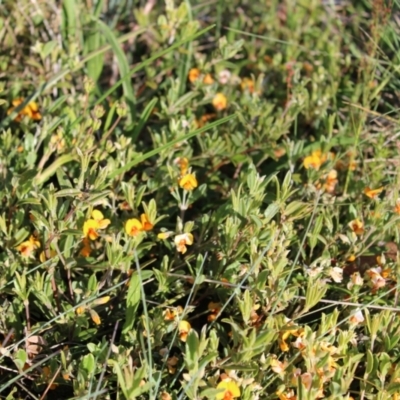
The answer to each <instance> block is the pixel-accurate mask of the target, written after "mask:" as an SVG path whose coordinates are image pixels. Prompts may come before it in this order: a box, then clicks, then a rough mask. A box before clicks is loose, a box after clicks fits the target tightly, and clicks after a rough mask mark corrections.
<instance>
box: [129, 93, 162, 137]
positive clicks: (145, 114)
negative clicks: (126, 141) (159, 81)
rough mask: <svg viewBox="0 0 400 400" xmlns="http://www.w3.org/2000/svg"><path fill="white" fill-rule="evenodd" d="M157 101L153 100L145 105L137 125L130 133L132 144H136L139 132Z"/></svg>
mask: <svg viewBox="0 0 400 400" xmlns="http://www.w3.org/2000/svg"><path fill="white" fill-rule="evenodd" d="M157 102H158V99H157V98H154V99H152V100H151V101H150V103H149V104H147V106H146V108H145V109H144V110H143V112H142V114H141V116H140V118H139V121H138V123H137V124H136V126H135V129H134V130H133V133H132V142H133V143H136V140H137V138H138V136H139V134H140V132H141V131H142V129H143V126H144V125H145V124H146V122H147V120H148V119H149V117H150V115H151V112H152V111H153V109H154V107H155V105H156V104H157Z"/></svg>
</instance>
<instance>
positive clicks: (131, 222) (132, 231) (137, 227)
mask: <svg viewBox="0 0 400 400" xmlns="http://www.w3.org/2000/svg"><path fill="white" fill-rule="evenodd" d="M142 231H143V225H142V223H141V222H140V221H139V220H138V219H137V218H132V219H128V221H126V223H125V232H126V233H127V234H128V235H129V236H137V235H139V233H140V232H142Z"/></svg>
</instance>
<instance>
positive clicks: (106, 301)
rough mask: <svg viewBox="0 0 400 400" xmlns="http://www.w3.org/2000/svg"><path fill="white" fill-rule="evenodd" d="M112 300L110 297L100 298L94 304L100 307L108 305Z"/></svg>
mask: <svg viewBox="0 0 400 400" xmlns="http://www.w3.org/2000/svg"><path fill="white" fill-rule="evenodd" d="M110 298H111V297H110V296H103V297H99V298H98V299H96V300H95V301H94V302H93V304H95V305H96V306H99V305H101V304H106V303H108V302H109V301H110Z"/></svg>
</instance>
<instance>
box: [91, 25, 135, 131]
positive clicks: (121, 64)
mask: <svg viewBox="0 0 400 400" xmlns="http://www.w3.org/2000/svg"><path fill="white" fill-rule="evenodd" d="M96 22H97V24H98V25H99V26H100V29H101V30H102V32H103V34H104V36H105V37H106V39H107V41H108V43H109V44H110V46H111V48H112V50H113V52H114V54H115V56H116V57H117V61H118V68H119V73H120V76H121V77H122V79H121V84H122V88H123V91H124V96H125V98H126V102H127V104H128V109H129V113H128V124H130V123H132V121H133V120H134V119H135V114H136V110H135V103H136V97H135V94H134V93H133V86H132V84H131V81H130V79H129V78H130V74H129V63H128V60H127V58H126V56H125V53H124V52H123V50H122V49H121V46H120V43H119V42H118V40H117V38H116V36H115V35H114V33H113V32H112V31H111V29H110V28H109V27H108V26H107V25H106V24H105V23H104V22H102V21H100V20H97V21H96Z"/></svg>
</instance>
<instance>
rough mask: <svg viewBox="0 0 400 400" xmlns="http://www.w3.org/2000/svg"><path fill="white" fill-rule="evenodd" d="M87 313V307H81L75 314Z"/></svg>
mask: <svg viewBox="0 0 400 400" xmlns="http://www.w3.org/2000/svg"><path fill="white" fill-rule="evenodd" d="M85 311H86V307H85V306H79V307H78V308H77V309H76V310H75V312H76V314H77V315H82V314H83V313H84V312H85Z"/></svg>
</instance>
